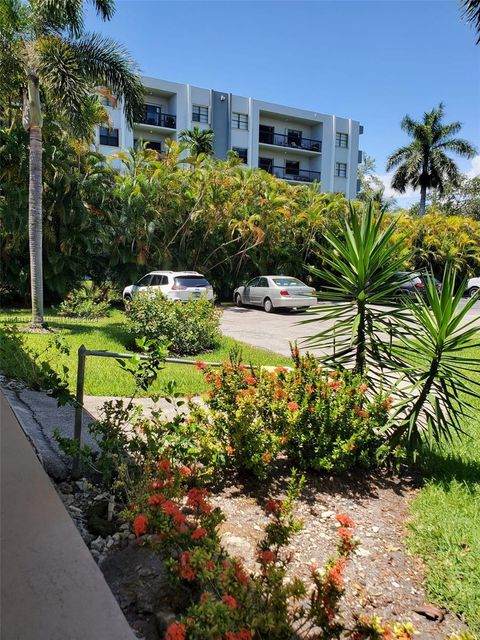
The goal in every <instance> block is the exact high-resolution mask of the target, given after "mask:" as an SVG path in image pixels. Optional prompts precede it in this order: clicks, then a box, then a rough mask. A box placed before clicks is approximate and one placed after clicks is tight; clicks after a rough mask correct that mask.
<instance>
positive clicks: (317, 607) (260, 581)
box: [129, 460, 414, 640]
mask: <svg viewBox="0 0 480 640" xmlns="http://www.w3.org/2000/svg"><path fill="white" fill-rule="evenodd" d="M145 478H148V481H147V480H146V481H145V482H144V484H143V486H142V487H141V488H140V489H139V493H138V494H137V496H136V499H135V503H134V504H132V505H131V509H130V512H129V516H130V519H131V521H132V526H133V530H134V532H135V535H136V536H137V538H138V539H139V542H142V543H147V544H149V545H151V547H152V548H153V549H155V550H156V551H157V552H158V553H159V554H160V555H161V556H162V557H163V558H164V559H167V560H166V562H167V565H168V567H169V568H170V570H171V572H172V575H173V576H174V578H175V579H176V580H178V581H179V582H182V583H183V584H184V585H185V586H186V587H188V588H190V591H191V598H192V604H191V605H190V606H189V607H188V608H187V610H186V611H185V612H184V613H183V615H182V616H181V618H180V619H179V620H177V621H176V622H174V623H173V624H171V625H170V626H169V627H168V629H167V631H166V633H165V636H164V637H165V640H219V639H220V640H253V639H254V638H263V639H267V638H268V639H272V640H283V639H287V638H292V637H297V635H296V632H297V631H299V629H300V628H301V630H302V632H301V637H302V638H305V639H309V638H310V639H312V640H313V638H320V637H321V638H324V639H333V638H339V637H340V636H341V635H342V634H344V633H345V634H348V635H350V636H351V637H352V638H354V639H355V640H367V639H371V638H384V639H386V638H389V639H390V638H391V639H392V640H393V639H394V638H398V639H402V640H409V639H410V638H412V637H413V633H414V630H413V628H412V627H411V626H410V625H405V624H395V625H393V626H390V625H387V624H383V623H382V622H381V621H380V620H379V619H378V618H375V617H373V618H371V619H367V618H366V617H361V616H359V617H358V618H357V619H356V621H355V622H354V624H353V627H352V628H347V626H346V624H345V622H344V621H343V618H342V617H341V616H340V609H341V600H342V597H343V594H344V589H345V585H344V573H345V569H346V566H347V564H348V560H349V557H350V555H351V553H352V551H353V550H354V549H355V547H356V545H357V543H356V541H355V540H354V538H353V528H354V523H353V521H352V520H351V519H350V518H349V517H348V516H347V515H346V514H338V515H337V520H338V522H339V524H340V527H339V528H338V530H337V534H338V543H337V550H336V553H335V555H334V556H333V557H332V558H331V559H329V560H328V561H327V562H326V564H325V566H324V567H323V568H321V569H319V568H318V567H315V566H312V567H311V568H310V580H309V581H305V580H302V579H300V578H298V577H294V578H287V572H288V568H289V566H290V563H291V561H292V558H293V554H292V553H291V552H289V551H288V549H287V547H288V545H289V542H290V540H291V538H292V536H293V535H294V534H295V533H296V532H297V531H298V530H299V529H300V528H301V524H300V523H299V522H298V521H297V520H296V519H295V517H294V513H293V511H294V503H295V500H296V498H297V497H298V495H299V493H300V491H301V488H302V484H303V479H300V481H297V479H296V478H295V476H293V477H292V480H291V482H290V486H289V489H288V492H287V496H286V498H285V499H283V500H269V501H268V502H267V503H266V505H265V509H266V512H267V513H268V514H269V523H268V524H267V526H266V529H265V534H264V537H263V539H262V540H261V541H260V543H259V544H258V546H257V550H256V563H257V570H256V571H255V572H248V571H247V570H246V568H245V566H244V565H243V563H242V562H241V561H240V560H239V559H238V558H234V557H231V556H230V555H229V554H228V553H227V552H226V551H225V550H224V549H223V547H222V545H221V543H220V539H219V536H218V533H217V528H218V525H219V524H220V522H221V521H222V520H223V515H222V513H221V512H220V510H219V509H218V508H213V506H212V505H211V503H210V502H209V499H208V498H209V497H208V492H207V491H206V490H205V489H204V488H202V487H198V486H196V485H195V483H193V484H192V474H191V470H190V469H189V468H188V467H184V466H172V465H171V463H170V462H169V461H168V460H162V461H160V463H158V464H157V465H155V466H152V467H150V468H149V470H148V473H147V475H146V476H145Z"/></svg>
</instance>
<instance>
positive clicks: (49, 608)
mask: <svg viewBox="0 0 480 640" xmlns="http://www.w3.org/2000/svg"><path fill="white" fill-rule="evenodd" d="M0 428H1V431H0V434H1V640H134V638H135V635H134V634H133V632H132V630H131V629H130V627H129V625H128V623H127V621H126V619H125V617H124V615H123V613H122V611H121V609H120V607H119V606H118V604H117V602H116V600H115V598H114V597H113V595H112V593H111V591H110V589H109V588H108V586H107V583H106V582H105V580H104V578H103V575H102V573H101V571H100V569H99V568H98V567H97V565H96V564H95V561H94V560H93V558H92V556H91V555H90V552H89V551H88V549H87V547H86V546H85V544H84V542H83V540H82V538H81V537H80V534H79V533H78V531H77V529H76V527H75V525H74V523H73V522H72V520H71V518H70V516H69V515H68V513H67V512H66V510H65V507H64V506H63V504H62V502H61V500H60V498H59V497H58V495H57V493H56V491H55V489H54V488H53V486H52V484H51V482H50V479H49V478H48V476H47V474H46V473H45V471H44V469H43V468H42V466H41V464H40V462H39V461H38V459H37V457H36V456H35V453H34V451H33V449H32V447H31V445H30V443H29V442H28V440H27V438H26V436H25V434H24V432H23V431H22V429H21V427H20V424H19V422H18V420H17V419H16V417H15V414H14V412H13V411H12V409H11V408H10V406H9V404H8V402H7V401H6V399H5V397H4V395H3V394H2V393H1V392H0Z"/></svg>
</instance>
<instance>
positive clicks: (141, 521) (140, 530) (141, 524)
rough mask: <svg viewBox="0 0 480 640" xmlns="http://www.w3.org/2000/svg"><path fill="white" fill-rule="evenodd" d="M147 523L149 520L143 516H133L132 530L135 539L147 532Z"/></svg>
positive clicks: (140, 514)
mask: <svg viewBox="0 0 480 640" xmlns="http://www.w3.org/2000/svg"><path fill="white" fill-rule="evenodd" d="M148 523H149V520H148V518H147V516H146V515H145V514H143V513H139V514H138V516H135V518H134V519H133V530H134V531H135V535H136V536H137V538H139V537H140V536H142V535H143V534H144V533H146V532H147V527H148Z"/></svg>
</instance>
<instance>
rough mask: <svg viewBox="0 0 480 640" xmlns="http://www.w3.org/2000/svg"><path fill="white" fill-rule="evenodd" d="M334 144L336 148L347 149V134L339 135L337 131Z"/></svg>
mask: <svg viewBox="0 0 480 640" xmlns="http://www.w3.org/2000/svg"><path fill="white" fill-rule="evenodd" d="M335 144H336V146H337V147H344V148H345V149H346V148H347V147H348V133H339V132H338V131H337V137H336V140H335Z"/></svg>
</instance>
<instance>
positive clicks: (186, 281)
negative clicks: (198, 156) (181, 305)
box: [175, 276, 210, 287]
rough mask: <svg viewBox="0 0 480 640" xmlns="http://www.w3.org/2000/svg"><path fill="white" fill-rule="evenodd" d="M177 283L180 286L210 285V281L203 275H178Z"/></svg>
mask: <svg viewBox="0 0 480 640" xmlns="http://www.w3.org/2000/svg"><path fill="white" fill-rule="evenodd" d="M175 284H176V285H178V286H180V287H209V286H210V283H209V282H208V280H207V279H206V278H204V277H203V276H177V277H176V278H175Z"/></svg>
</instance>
